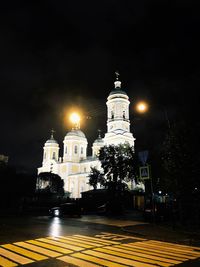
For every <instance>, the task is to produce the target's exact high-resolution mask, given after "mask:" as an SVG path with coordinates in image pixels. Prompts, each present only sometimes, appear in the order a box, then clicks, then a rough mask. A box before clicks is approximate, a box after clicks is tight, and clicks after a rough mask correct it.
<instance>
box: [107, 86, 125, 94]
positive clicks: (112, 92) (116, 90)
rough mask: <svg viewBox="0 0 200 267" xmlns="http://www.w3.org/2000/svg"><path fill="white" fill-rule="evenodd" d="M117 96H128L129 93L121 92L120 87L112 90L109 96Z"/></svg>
mask: <svg viewBox="0 0 200 267" xmlns="http://www.w3.org/2000/svg"><path fill="white" fill-rule="evenodd" d="M115 94H121V95H127V93H126V92H125V91H123V90H121V88H120V87H119V88H114V89H112V91H111V92H110V94H109V96H110V95H115Z"/></svg>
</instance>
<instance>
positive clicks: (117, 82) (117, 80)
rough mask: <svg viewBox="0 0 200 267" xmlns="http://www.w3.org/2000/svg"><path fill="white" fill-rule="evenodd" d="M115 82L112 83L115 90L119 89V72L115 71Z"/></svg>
mask: <svg viewBox="0 0 200 267" xmlns="http://www.w3.org/2000/svg"><path fill="white" fill-rule="evenodd" d="M115 75H116V81H115V82H114V84H115V88H121V82H120V81H119V76H120V74H119V71H115Z"/></svg>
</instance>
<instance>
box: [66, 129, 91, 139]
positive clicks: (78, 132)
mask: <svg viewBox="0 0 200 267" xmlns="http://www.w3.org/2000/svg"><path fill="white" fill-rule="evenodd" d="M66 136H78V137H82V138H86V137H85V134H84V133H83V132H82V131H81V130H80V129H72V130H71V131H70V132H69V133H67V134H66Z"/></svg>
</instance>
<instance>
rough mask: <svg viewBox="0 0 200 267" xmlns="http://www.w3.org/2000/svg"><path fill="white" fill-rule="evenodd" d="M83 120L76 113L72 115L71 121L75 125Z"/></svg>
mask: <svg viewBox="0 0 200 267" xmlns="http://www.w3.org/2000/svg"><path fill="white" fill-rule="evenodd" d="M80 120H81V118H80V115H79V114H78V113H76V112H73V113H72V114H71V115H70V121H71V122H72V123H74V124H77V123H79V122H80Z"/></svg>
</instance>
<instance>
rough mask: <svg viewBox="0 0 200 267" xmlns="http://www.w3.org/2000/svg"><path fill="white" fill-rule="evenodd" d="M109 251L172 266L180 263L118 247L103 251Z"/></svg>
mask: <svg viewBox="0 0 200 267" xmlns="http://www.w3.org/2000/svg"><path fill="white" fill-rule="evenodd" d="M106 248H107V249H109V250H114V251H117V252H122V253H126V254H129V255H134V256H139V257H144V258H147V259H151V260H156V261H161V262H168V263H172V264H180V263H181V262H182V261H177V260H172V259H167V258H163V257H159V256H153V255H149V254H144V253H143V252H137V251H133V250H131V251H130V250H129V251H128V250H127V249H126V248H124V247H122V246H120V247H118V248H117V247H112V246H109V247H104V249H106Z"/></svg>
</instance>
